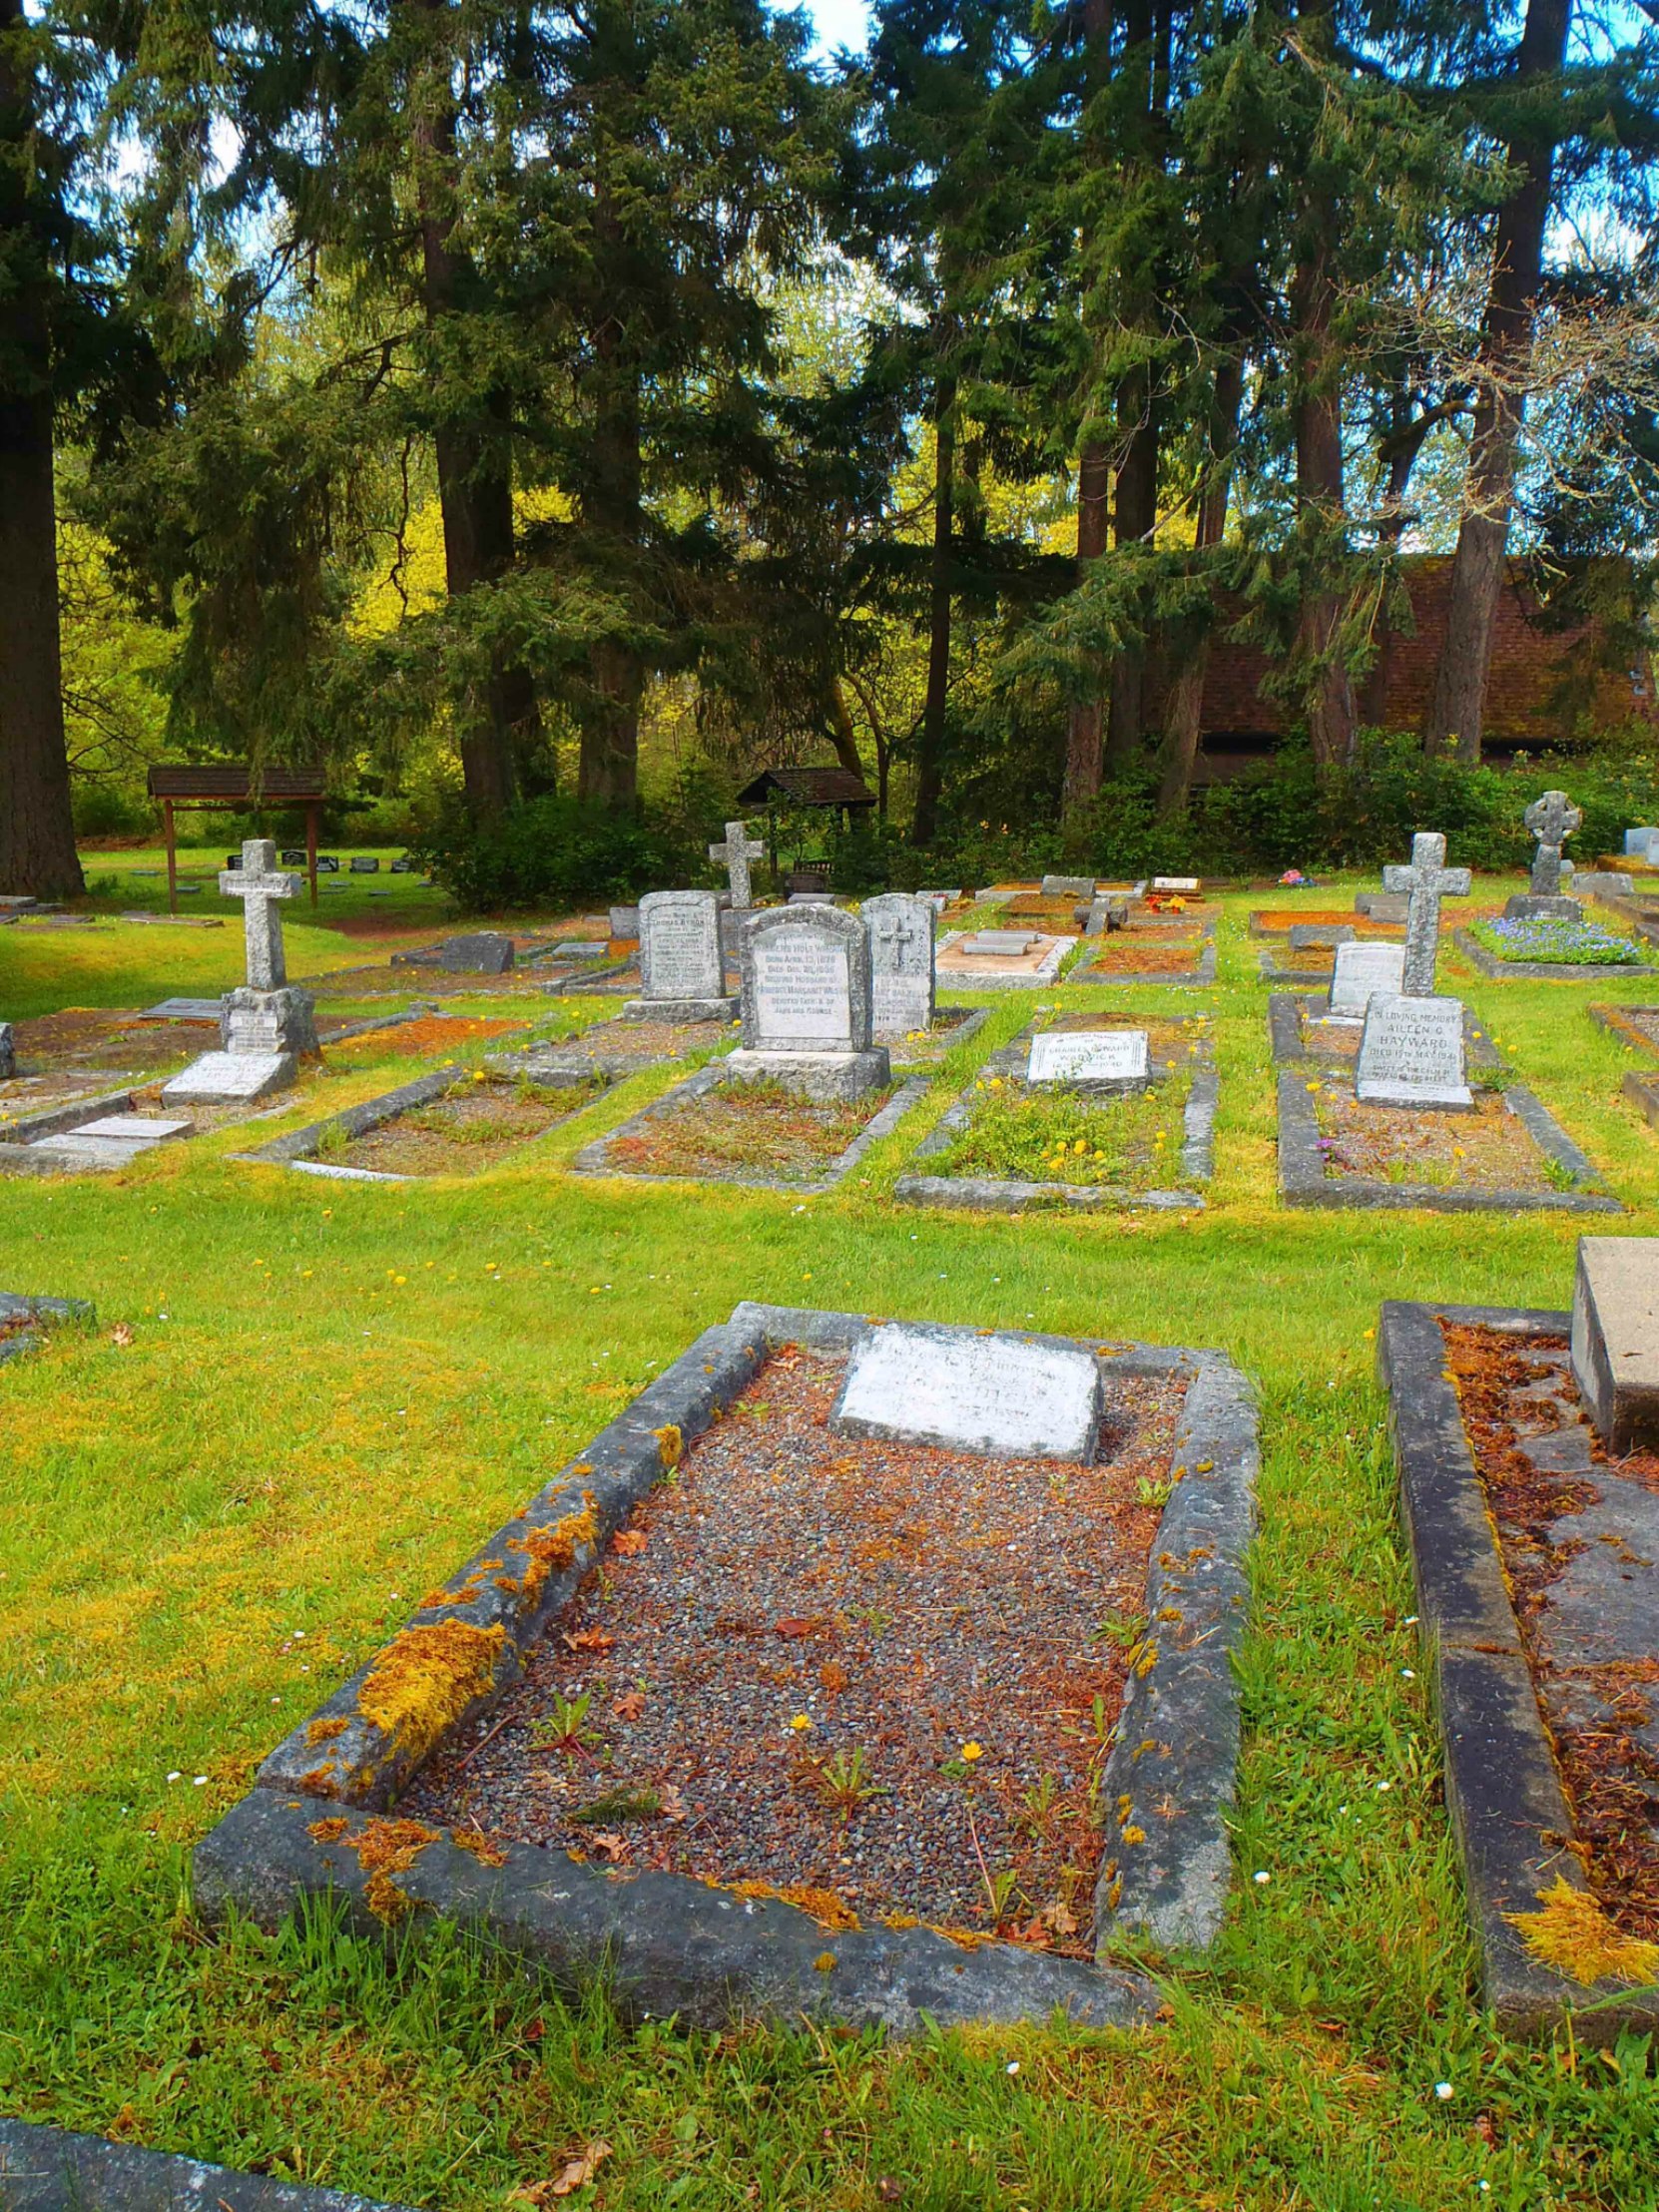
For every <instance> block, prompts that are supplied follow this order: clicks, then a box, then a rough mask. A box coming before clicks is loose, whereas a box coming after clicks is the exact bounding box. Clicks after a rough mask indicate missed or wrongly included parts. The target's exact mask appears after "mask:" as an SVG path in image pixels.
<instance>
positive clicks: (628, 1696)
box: [611, 1690, 645, 1721]
mask: <svg viewBox="0 0 1659 2212" xmlns="http://www.w3.org/2000/svg"><path fill="white" fill-rule="evenodd" d="M611 1711H612V1712H613V1713H614V1714H615V1715H616V1717H617V1719H618V1720H619V1721H637V1720H638V1719H639V1717H640V1715H641V1714H642V1713H643V1712H644V1711H645V1694H644V1692H643V1691H641V1690H624V1691H623V1693H622V1695H621V1696H620V1697H614V1698H612V1700H611Z"/></svg>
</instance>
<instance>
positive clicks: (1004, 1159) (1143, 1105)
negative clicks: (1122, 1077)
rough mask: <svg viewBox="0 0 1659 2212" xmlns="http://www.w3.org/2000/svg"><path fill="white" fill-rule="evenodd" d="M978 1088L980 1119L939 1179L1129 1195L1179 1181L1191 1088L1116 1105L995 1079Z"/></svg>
mask: <svg viewBox="0 0 1659 2212" xmlns="http://www.w3.org/2000/svg"><path fill="white" fill-rule="evenodd" d="M975 1089H976V1090H977V1091H978V1092H979V1094H980V1103H979V1104H978V1106H977V1108H976V1110H975V1112H974V1116H973V1120H972V1121H971V1123H970V1124H969V1125H968V1127H967V1128H966V1129H965V1130H964V1131H963V1133H962V1135H961V1137H960V1138H959V1139H958V1141H957V1142H956V1143H955V1144H954V1145H952V1146H951V1148H950V1151H949V1152H948V1154H946V1155H945V1157H944V1159H943V1161H942V1162H940V1163H939V1164H938V1166H937V1168H936V1170H935V1172H936V1173H939V1174H942V1175H988V1176H995V1177H998V1178H1000V1179H1006V1180H1009V1181H1012V1182H1018V1183H1053V1184H1056V1185H1061V1184H1068V1183H1070V1184H1078V1185H1083V1186H1087V1187H1089V1188H1093V1187H1096V1186H1099V1185H1103V1184H1112V1185H1116V1186H1118V1187H1120V1188H1123V1189H1128V1190H1150V1189H1152V1188H1153V1187H1154V1186H1155V1185H1157V1184H1160V1183H1162V1184H1168V1183H1173V1182H1175V1181H1178V1180H1179V1177H1180V1165H1181V1103H1182V1099H1183V1097H1184V1095H1185V1091H1186V1086H1185V1084H1184V1083H1181V1082H1179V1081H1175V1080H1172V1081H1171V1082H1169V1083H1166V1084H1159V1085H1158V1086H1157V1087H1156V1088H1155V1089H1152V1090H1147V1091H1140V1092H1130V1093H1128V1094H1126V1095H1125V1096H1123V1097H1119V1098H1110V1099H1098V1098H1089V1097H1087V1096H1086V1095H1084V1094H1083V1093H1080V1092H1077V1091H1070V1090H1064V1089H1059V1088H1056V1089H1054V1090H1047V1089H1045V1090H1042V1091H1032V1090H1027V1089H1026V1088H1025V1087H1024V1086H1023V1085H1018V1084H1013V1083H1009V1082H1007V1081H1006V1080H1004V1081H1002V1082H998V1081H997V1080H996V1079H995V1078H994V1077H993V1078H992V1079H991V1081H989V1082H982V1083H980V1084H977V1085H976V1086H975Z"/></svg>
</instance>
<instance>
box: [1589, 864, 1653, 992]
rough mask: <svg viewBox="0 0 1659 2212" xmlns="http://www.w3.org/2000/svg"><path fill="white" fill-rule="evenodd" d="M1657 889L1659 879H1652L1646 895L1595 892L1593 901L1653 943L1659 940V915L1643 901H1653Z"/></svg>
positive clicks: (1637, 892)
mask: <svg viewBox="0 0 1659 2212" xmlns="http://www.w3.org/2000/svg"><path fill="white" fill-rule="evenodd" d="M1655 889H1659V877H1655V878H1653V879H1652V883H1651V885H1650V888H1649V889H1648V890H1647V891H1646V892H1645V893H1644V892H1642V891H1638V890H1632V891H1631V892H1630V893H1629V894H1628V895H1626V893H1624V892H1623V891H1609V892H1603V891H1594V892H1592V893H1591V899H1592V902H1593V903H1594V904H1595V905H1597V906H1605V907H1606V909H1607V911H1608V912H1609V913H1610V914H1617V915H1618V917H1619V919H1620V920H1621V921H1628V922H1629V924H1630V926H1631V928H1632V929H1634V930H1635V932H1636V934H1637V936H1638V937H1646V938H1647V939H1648V940H1649V942H1653V941H1655V940H1659V914H1655V913H1654V911H1653V908H1652V906H1651V905H1646V906H1644V905H1643V903H1642V900H1643V898H1644V896H1645V897H1647V898H1649V899H1651V898H1652V896H1653V894H1654V890H1655ZM1627 972H1628V971H1627Z"/></svg>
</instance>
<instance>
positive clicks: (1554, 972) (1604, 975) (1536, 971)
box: [1451, 929, 1659, 983]
mask: <svg viewBox="0 0 1659 2212" xmlns="http://www.w3.org/2000/svg"><path fill="white" fill-rule="evenodd" d="M1451 941H1452V943H1453V944H1454V945H1455V946H1456V947H1457V949H1458V951H1459V952H1460V953H1461V954H1462V955H1463V957H1464V959H1465V960H1467V962H1468V963H1469V965H1470V967H1472V968H1474V969H1475V970H1476V972H1477V973H1479V974H1481V975H1489V976H1491V977H1492V978H1493V980H1494V981H1496V982H1500V983H1514V982H1519V983H1604V982H1606V981H1607V980H1608V978H1609V977H1623V978H1624V980H1625V981H1627V982H1628V981H1629V979H1630V978H1631V977H1632V976H1633V975H1646V976H1652V977H1655V978H1659V966H1654V965H1653V964H1652V963H1640V962H1632V961H1628V960H1623V961H1620V960H1603V961H1601V962H1599V963H1598V964H1597V965H1595V966H1593V967H1580V966H1579V965H1578V964H1577V963H1576V962H1574V961H1572V960H1500V959H1499V958H1498V957H1497V955H1496V954H1495V953H1492V952H1488V951H1487V950H1486V947H1485V946H1484V945H1483V944H1476V942H1475V940H1474V938H1473V936H1472V935H1471V934H1470V933H1469V931H1468V930H1467V929H1454V930H1453V931H1452V932H1451Z"/></svg>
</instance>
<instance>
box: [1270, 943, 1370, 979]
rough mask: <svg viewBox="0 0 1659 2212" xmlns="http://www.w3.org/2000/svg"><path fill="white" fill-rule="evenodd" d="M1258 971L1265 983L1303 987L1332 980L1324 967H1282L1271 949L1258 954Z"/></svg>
mask: <svg viewBox="0 0 1659 2212" xmlns="http://www.w3.org/2000/svg"><path fill="white" fill-rule="evenodd" d="M1367 941H1368V942H1369V941H1370V940H1369V939H1368V940H1367ZM1256 972H1257V975H1258V976H1259V977H1260V979H1261V980H1262V981H1263V982H1264V983H1277V984H1284V983H1291V984H1295V985H1298V986H1299V987H1302V988H1306V987H1307V986H1308V985H1310V984H1314V985H1318V984H1325V985H1329V984H1330V981H1331V978H1330V976H1329V975H1327V974H1326V973H1325V971H1324V970H1323V969H1322V968H1296V967H1281V966H1280V965H1279V962H1278V959H1277V957H1276V956H1275V954H1274V953H1273V951H1272V950H1271V949H1270V950H1268V951H1266V952H1261V953H1258V954H1257V957H1256Z"/></svg>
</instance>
